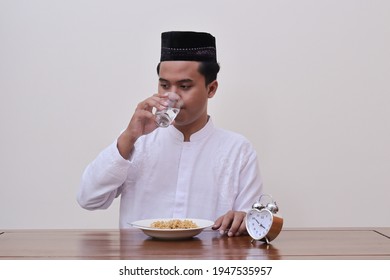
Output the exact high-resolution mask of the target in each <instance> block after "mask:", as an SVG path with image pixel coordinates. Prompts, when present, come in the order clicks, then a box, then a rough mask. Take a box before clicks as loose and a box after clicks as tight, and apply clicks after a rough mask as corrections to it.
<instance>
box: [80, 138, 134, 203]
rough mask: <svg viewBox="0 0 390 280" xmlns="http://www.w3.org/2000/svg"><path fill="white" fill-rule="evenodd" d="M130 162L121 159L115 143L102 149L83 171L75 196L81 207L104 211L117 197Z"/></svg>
mask: <svg viewBox="0 0 390 280" xmlns="http://www.w3.org/2000/svg"><path fill="white" fill-rule="evenodd" d="M130 165H131V164H130V162H129V161H128V160H125V159H124V158H122V157H121V155H120V154H119V152H118V149H117V146H116V141H115V142H114V143H112V144H111V145H110V146H108V147H107V148H106V149H104V150H103V151H102V152H101V153H100V154H99V155H98V156H97V158H96V159H95V160H94V161H93V162H91V163H90V164H89V165H88V166H87V168H86V169H85V171H84V173H83V175H82V178H81V184H80V188H79V192H78V195H77V201H78V203H79V204H80V206H81V207H83V208H85V209H89V210H94V209H106V208H108V207H109V206H110V205H111V203H112V202H113V200H114V199H115V198H116V197H117V196H119V194H120V192H121V186H122V185H123V183H124V181H125V180H126V177H127V175H128V173H127V171H128V169H129V167H130Z"/></svg>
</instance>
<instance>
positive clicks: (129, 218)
mask: <svg viewBox="0 0 390 280" xmlns="http://www.w3.org/2000/svg"><path fill="white" fill-rule="evenodd" d="M183 140H184V138H183V135H182V133H181V132H180V131H178V130H177V129H176V128H175V127H174V126H169V127H168V128H158V129H156V130H155V131H153V132H152V133H150V134H148V135H144V136H142V137H140V138H139V139H138V140H137V141H136V143H135V147H134V149H133V151H132V155H131V158H130V159H129V160H125V159H123V158H122V156H121V155H120V154H119V151H118V149H117V142H116V141H115V142H114V143H113V144H111V145H110V146H109V147H107V148H106V149H105V150H103V151H102V152H101V153H100V154H99V155H98V157H97V158H96V159H95V160H94V161H93V162H92V163H90V164H89V165H88V166H87V168H86V170H85V171H84V174H83V176H82V181H81V186H80V190H79V193H78V198H77V199H78V202H79V204H80V205H81V206H82V207H84V208H86V209H90V210H93V209H105V208H107V207H109V206H110V204H111V203H112V201H113V200H114V199H115V198H116V197H118V196H120V199H121V203H120V227H121V228H126V227H129V225H128V223H131V222H134V221H136V220H141V219H151V218H194V219H195V218H198V219H208V220H213V221H214V220H216V219H217V218H218V217H220V216H222V215H224V214H226V212H227V211H229V210H234V211H248V210H249V209H250V208H251V207H252V204H253V203H254V202H255V201H257V200H258V198H259V196H260V194H261V192H262V180H261V177H260V172H259V165H258V160H257V156H256V152H255V151H254V149H253V147H252V145H251V144H250V143H249V142H248V140H247V139H246V138H244V137H243V136H241V135H239V134H237V133H234V132H230V131H226V130H223V129H219V128H216V127H215V126H214V125H213V123H212V120H211V119H209V121H208V123H207V125H206V126H205V127H204V128H203V129H201V130H200V131H198V132H196V133H195V134H193V135H192V136H191V139H190V142H184V141H183Z"/></svg>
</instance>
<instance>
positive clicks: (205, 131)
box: [168, 117, 215, 142]
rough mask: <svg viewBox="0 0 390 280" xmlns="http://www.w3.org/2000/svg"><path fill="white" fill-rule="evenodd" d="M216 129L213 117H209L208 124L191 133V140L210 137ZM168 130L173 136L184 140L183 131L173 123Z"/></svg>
mask: <svg viewBox="0 0 390 280" xmlns="http://www.w3.org/2000/svg"><path fill="white" fill-rule="evenodd" d="M214 129H215V126H214V123H213V121H212V119H211V117H209V119H208V121H207V123H206V125H205V126H204V127H203V128H202V129H200V130H199V131H197V132H195V133H194V134H192V135H191V137H190V142H196V141H200V140H202V139H204V138H206V137H208V136H209V135H210V134H211V133H212V132H213V131H214ZM168 130H169V132H170V134H171V135H172V136H173V137H175V138H176V139H178V140H180V141H181V142H183V141H184V135H183V133H181V132H180V131H179V130H178V129H177V128H176V127H174V126H173V125H170V126H169V127H168Z"/></svg>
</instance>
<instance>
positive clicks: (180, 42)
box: [160, 31, 217, 62]
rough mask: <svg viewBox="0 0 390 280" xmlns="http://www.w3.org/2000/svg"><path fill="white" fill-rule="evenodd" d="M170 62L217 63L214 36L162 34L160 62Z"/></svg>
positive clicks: (188, 33) (200, 33) (204, 34)
mask: <svg viewBox="0 0 390 280" xmlns="http://www.w3.org/2000/svg"><path fill="white" fill-rule="evenodd" d="M169 60H186V61H210V62H217V50H216V47H215V38H214V36H212V35H211V34H209V33H204V32H193V31H170V32H164V33H162V34H161V59H160V61H169Z"/></svg>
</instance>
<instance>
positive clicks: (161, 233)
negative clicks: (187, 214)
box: [129, 218, 214, 239]
mask: <svg viewBox="0 0 390 280" xmlns="http://www.w3.org/2000/svg"><path fill="white" fill-rule="evenodd" d="M170 220H173V219H172V218H171V219H148V220H140V221H135V222H132V223H129V224H130V225H131V226H132V227H135V228H139V229H141V230H142V231H143V232H144V233H145V234H146V235H149V236H150V237H154V238H159V239H184V238H190V237H193V236H195V235H198V234H199V233H201V232H202V230H204V229H205V228H208V227H211V226H212V225H213V224H214V222H213V221H209V220H202V219H190V218H185V219H180V220H190V221H193V222H194V223H195V224H196V225H197V226H198V227H197V228H188V229H160V228H152V227H150V225H151V224H152V223H153V222H156V221H170Z"/></svg>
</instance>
